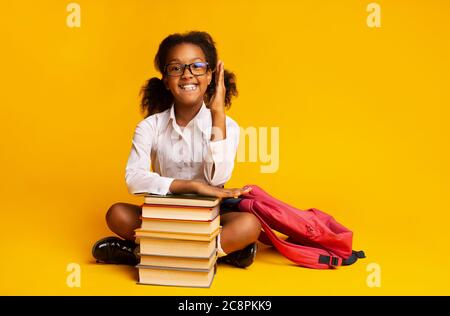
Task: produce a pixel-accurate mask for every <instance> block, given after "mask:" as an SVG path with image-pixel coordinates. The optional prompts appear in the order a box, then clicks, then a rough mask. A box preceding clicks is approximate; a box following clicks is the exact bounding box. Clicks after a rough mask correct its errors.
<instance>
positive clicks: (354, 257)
mask: <svg viewBox="0 0 450 316" xmlns="http://www.w3.org/2000/svg"><path fill="white" fill-rule="evenodd" d="M365 257H366V254H365V253H364V251H362V250H360V251H356V250H352V254H351V256H350V257H348V258H347V259H345V260H342V265H343V266H349V265H351V264H354V263H355V262H356V261H358V259H362V258H365Z"/></svg>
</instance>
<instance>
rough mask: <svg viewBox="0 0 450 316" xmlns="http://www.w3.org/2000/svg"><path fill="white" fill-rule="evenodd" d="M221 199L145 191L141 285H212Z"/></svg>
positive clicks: (138, 236)
mask: <svg viewBox="0 0 450 316" xmlns="http://www.w3.org/2000/svg"><path fill="white" fill-rule="evenodd" d="M219 202H220V198H216V197H206V196H198V195H188V194H186V195H164V196H162V195H144V203H143V204H142V225H141V227H140V228H138V229H136V230H135V236H136V242H137V243H139V245H140V250H139V254H140V258H141V260H140V263H139V264H138V265H137V268H138V269H139V282H138V283H139V284H154V285H170V286H188V287H210V286H211V283H212V281H213V279H214V275H215V273H216V269H217V265H216V261H217V236H218V235H219V233H220V230H221V226H220V215H219Z"/></svg>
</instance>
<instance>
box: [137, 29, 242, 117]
mask: <svg viewBox="0 0 450 316" xmlns="http://www.w3.org/2000/svg"><path fill="white" fill-rule="evenodd" d="M182 43H190V44H194V45H197V46H198V47H200V48H201V49H202V51H203V53H204V54H205V58H206V62H207V63H208V64H209V67H210V69H211V70H214V69H216V66H217V50H216V47H215V43H214V40H213V39H212V37H211V35H209V34H208V33H206V32H198V31H191V32H188V33H184V34H179V33H175V34H171V35H169V36H167V37H166V38H165V39H164V40H163V41H162V42H161V44H160V45H159V49H158V52H157V53H156V56H155V60H154V63H155V68H156V69H157V70H159V72H160V73H161V74H162V75H163V76H164V67H165V64H166V62H167V56H168V54H169V51H170V50H171V49H172V48H173V47H175V46H177V45H179V44H182ZM216 74H217V72H215V71H213V72H212V79H211V83H210V84H209V85H208V88H207V89H206V93H205V103H206V104H208V102H209V100H210V99H211V97H212V96H213V95H214V92H215V91H216V81H215V76H216ZM224 83H225V89H226V92H225V107H226V108H227V109H228V108H229V107H230V106H231V98H232V97H233V96H237V94H238V91H237V88H236V76H235V75H234V74H233V73H232V72H229V71H228V70H224ZM140 95H142V99H141V104H140V106H141V111H142V112H143V113H144V114H145V116H146V117H148V116H150V115H152V114H155V113H160V112H163V111H165V110H166V109H168V108H170V106H171V105H172V103H173V101H174V100H173V95H172V93H171V92H170V90H167V89H166V87H165V85H164V83H163V81H162V79H160V78H157V77H153V78H150V79H149V80H148V81H147V82H146V84H145V85H144V86H143V87H142V89H141V91H140Z"/></svg>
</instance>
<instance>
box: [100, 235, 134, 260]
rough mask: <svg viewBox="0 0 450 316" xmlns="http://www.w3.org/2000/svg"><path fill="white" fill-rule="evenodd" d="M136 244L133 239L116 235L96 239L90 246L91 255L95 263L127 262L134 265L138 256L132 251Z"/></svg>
mask: <svg viewBox="0 0 450 316" xmlns="http://www.w3.org/2000/svg"><path fill="white" fill-rule="evenodd" d="M136 246H137V245H136V244H135V243H134V242H133V241H129V240H123V239H120V238H118V237H106V238H103V239H100V240H99V241H97V242H96V243H95V244H94V246H93V247H92V256H93V257H94V258H95V259H97V263H113V264H127V265H131V266H135V265H137V264H138V263H139V258H138V257H137V256H136V254H135V253H134V249H135V248H136Z"/></svg>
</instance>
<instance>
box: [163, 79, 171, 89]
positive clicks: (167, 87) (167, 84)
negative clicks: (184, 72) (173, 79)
mask: <svg viewBox="0 0 450 316" xmlns="http://www.w3.org/2000/svg"><path fill="white" fill-rule="evenodd" d="M162 82H163V83H164V86H165V87H166V90H170V89H169V83H168V82H167V77H166V76H164V77H163V78H162Z"/></svg>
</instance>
